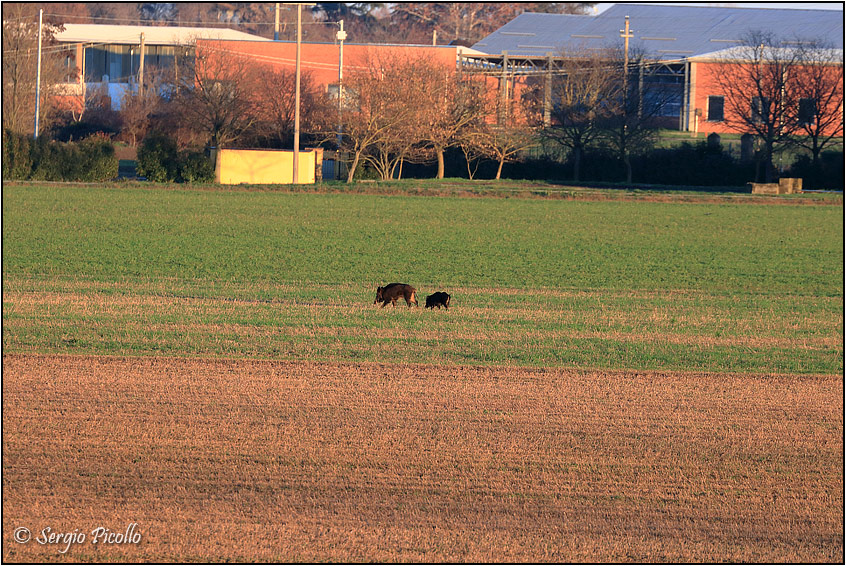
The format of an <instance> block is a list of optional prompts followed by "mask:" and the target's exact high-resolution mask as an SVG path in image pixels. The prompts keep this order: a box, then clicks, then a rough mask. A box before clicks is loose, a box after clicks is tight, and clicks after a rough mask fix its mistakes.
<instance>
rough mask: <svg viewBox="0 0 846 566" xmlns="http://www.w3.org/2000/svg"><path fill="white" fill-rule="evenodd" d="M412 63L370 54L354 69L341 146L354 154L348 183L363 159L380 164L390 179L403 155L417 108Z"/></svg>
mask: <svg viewBox="0 0 846 566" xmlns="http://www.w3.org/2000/svg"><path fill="white" fill-rule="evenodd" d="M407 71H408V63H403V62H402V61H400V60H398V59H397V58H396V57H381V58H376V57H374V56H370V57H368V58H367V59H366V61H365V62H364V63H363V64H362V65H360V66H359V67H358V68H356V69H354V70H352V71H351V72H350V75H349V78H348V79H347V80H346V84H345V87H344V104H343V106H342V110H341V117H340V118H341V124H342V128H343V141H342V144H341V149H343V150H346V151H349V152H350V153H352V155H353V161H352V164H351V165H350V167H349V173H348V176H347V182H351V181H352V179H353V177H354V175H355V171H356V169H357V168H358V166H359V163H360V162H361V160H362V159H364V160H366V161H369V162H370V163H371V165H374V166H375V167H377V168H378V169H379V171H380V175H381V176H382V177H383V178H390V177H389V175H390V173H391V172H392V171H393V170H394V166H395V163H398V162H399V161H400V160H401V159H402V158H403V153H402V150H403V149H404V148H409V147H411V145H413V143H409V140H408V132H409V130H408V125H409V124H410V123H413V122H414V114H415V112H416V111H417V108H416V107H415V105H414V104H411V103H410V100H409V97H410V96H411V94H412V93H413V92H414V88H413V83H414V81H415V77H414V75H412V74H409V73H408V72H407Z"/></svg>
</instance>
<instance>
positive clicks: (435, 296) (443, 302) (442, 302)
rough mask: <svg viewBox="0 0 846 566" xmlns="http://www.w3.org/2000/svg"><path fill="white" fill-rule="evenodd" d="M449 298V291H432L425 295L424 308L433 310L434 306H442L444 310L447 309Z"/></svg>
mask: <svg viewBox="0 0 846 566" xmlns="http://www.w3.org/2000/svg"><path fill="white" fill-rule="evenodd" d="M449 299H450V297H449V293H444V292H443V291H438V292H437V293H432V294H431V295H429V296H428V297H426V308H427V309H432V310H435V307H438V308H441V307H444V308H445V309H446V310H449Z"/></svg>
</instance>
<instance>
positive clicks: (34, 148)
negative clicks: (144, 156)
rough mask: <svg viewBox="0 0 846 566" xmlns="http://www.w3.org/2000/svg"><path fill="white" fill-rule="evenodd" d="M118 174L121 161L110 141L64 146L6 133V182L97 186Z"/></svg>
mask: <svg viewBox="0 0 846 566" xmlns="http://www.w3.org/2000/svg"><path fill="white" fill-rule="evenodd" d="M117 174H118V158H117V156H116V155H115V148H114V146H113V145H112V142H110V141H109V140H107V139H104V138H100V137H90V138H87V139H85V140H82V141H80V142H75V143H62V142H57V141H51V140H49V139H48V138H47V137H43V136H42V137H40V138H38V139H37V140H36V139H33V138H31V137H29V136H28V135H23V134H17V133H15V132H12V131H10V130H3V178H4V179H31V180H38V181H82V182H97V181H109V180H111V179H114V178H115V177H117Z"/></svg>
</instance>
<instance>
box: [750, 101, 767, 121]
mask: <svg viewBox="0 0 846 566" xmlns="http://www.w3.org/2000/svg"><path fill="white" fill-rule="evenodd" d="M751 110H752V121H753V122H755V123H756V124H760V123H762V122H764V121H766V119H767V117H768V116H769V115H770V99H769V98H767V97H766V96H753V97H752V108H751Z"/></svg>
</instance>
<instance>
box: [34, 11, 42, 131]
mask: <svg viewBox="0 0 846 566" xmlns="http://www.w3.org/2000/svg"><path fill="white" fill-rule="evenodd" d="M43 17H44V10H38V65H37V69H36V74H35V135H34V136H33V137H34V138H35V139H38V113H39V112H40V111H41V35H42V34H41V26H42V23H43Z"/></svg>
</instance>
